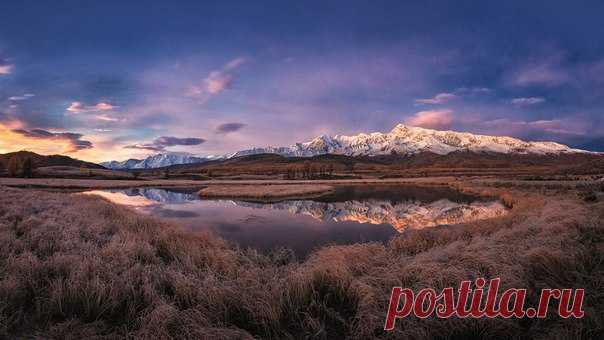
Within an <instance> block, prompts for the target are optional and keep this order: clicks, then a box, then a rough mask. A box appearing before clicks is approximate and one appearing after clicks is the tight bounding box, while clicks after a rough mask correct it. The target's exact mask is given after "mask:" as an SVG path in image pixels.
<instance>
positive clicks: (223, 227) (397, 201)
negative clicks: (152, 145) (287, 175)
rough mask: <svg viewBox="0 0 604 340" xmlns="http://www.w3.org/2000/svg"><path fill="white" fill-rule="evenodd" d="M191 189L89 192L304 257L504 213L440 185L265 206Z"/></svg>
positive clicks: (354, 191)
mask: <svg viewBox="0 0 604 340" xmlns="http://www.w3.org/2000/svg"><path fill="white" fill-rule="evenodd" d="M198 190H199V188H188V189H175V188H170V189H164V188H133V189H120V190H94V191H88V192H86V193H85V194H95V195H100V196H103V197H105V198H106V199H108V200H110V201H113V202H115V203H119V204H123V205H127V206H130V207H132V208H134V209H136V210H139V211H140V212H142V213H146V214H150V215H153V216H158V217H161V218H164V219H167V220H170V221H173V222H175V223H178V224H180V225H181V226H182V227H184V228H185V229H187V230H189V231H192V232H208V231H209V232H211V233H215V234H217V235H219V236H221V237H223V238H225V239H227V240H230V241H233V242H235V243H237V244H239V245H240V246H242V247H253V248H256V249H260V250H270V249H273V248H275V247H279V246H285V247H289V248H291V249H293V250H294V252H295V253H296V254H297V255H298V256H300V257H304V256H306V254H308V252H310V251H311V250H312V249H314V248H317V247H320V246H324V245H327V244H352V243H357V242H369V241H377V242H385V241H387V240H389V239H390V238H391V237H392V236H394V235H395V234H397V232H403V231H404V230H408V229H417V228H426V227H434V226H439V225H453V224H458V223H463V222H470V221H478V220H482V219H487V218H492V217H497V216H501V215H503V214H505V212H506V209H505V207H504V206H503V205H502V204H501V203H500V202H498V201H494V200H485V199H479V198H477V197H473V196H468V195H464V194H461V193H459V192H456V191H453V190H451V189H448V188H443V187H430V188H426V187H409V186H405V187H402V186H342V187H337V188H336V190H335V191H334V192H333V193H331V194H329V195H328V196H323V197H321V198H319V199H314V200H286V201H281V202H273V203H262V202H249V201H241V200H202V199H200V198H199V197H198V196H197V194H196V192H197V191H198Z"/></svg>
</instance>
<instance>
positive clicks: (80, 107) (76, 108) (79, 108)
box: [67, 102, 119, 113]
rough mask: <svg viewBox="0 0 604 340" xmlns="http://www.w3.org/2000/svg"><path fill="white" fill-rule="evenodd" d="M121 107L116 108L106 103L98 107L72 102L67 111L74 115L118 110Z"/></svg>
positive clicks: (97, 105)
mask: <svg viewBox="0 0 604 340" xmlns="http://www.w3.org/2000/svg"><path fill="white" fill-rule="evenodd" d="M118 107H119V106H114V105H111V104H109V103H106V102H99V103H97V104H96V105H90V106H88V105H84V104H82V103H81V102H72V103H71V104H70V105H69V107H68V108H67V111H69V112H73V113H82V112H95V111H110V110H113V109H116V108H118Z"/></svg>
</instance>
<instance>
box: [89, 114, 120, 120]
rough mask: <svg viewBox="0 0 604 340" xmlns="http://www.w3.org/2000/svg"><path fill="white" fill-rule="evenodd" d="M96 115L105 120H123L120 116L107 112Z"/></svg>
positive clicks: (97, 117)
mask: <svg viewBox="0 0 604 340" xmlns="http://www.w3.org/2000/svg"><path fill="white" fill-rule="evenodd" d="M94 117H95V118H96V119H98V120H102V121H104V122H119V121H120V120H121V119H120V118H117V117H114V116H112V115H110V114H106V113H103V114H100V115H96V116H94Z"/></svg>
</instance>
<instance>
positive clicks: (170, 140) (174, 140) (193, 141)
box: [124, 136, 206, 151]
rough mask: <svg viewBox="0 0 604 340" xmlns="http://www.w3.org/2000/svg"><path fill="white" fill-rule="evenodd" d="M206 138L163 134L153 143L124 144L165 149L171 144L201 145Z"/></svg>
mask: <svg viewBox="0 0 604 340" xmlns="http://www.w3.org/2000/svg"><path fill="white" fill-rule="evenodd" d="M205 141H206V140H205V139H203V138H192V137H189V138H178V137H169V136H162V137H158V138H156V139H155V140H153V142H151V143H142V144H133V145H126V146H124V148H125V149H141V150H149V151H164V150H165V149H166V148H167V147H170V146H178V145H185V146H190V145H199V144H202V143H205Z"/></svg>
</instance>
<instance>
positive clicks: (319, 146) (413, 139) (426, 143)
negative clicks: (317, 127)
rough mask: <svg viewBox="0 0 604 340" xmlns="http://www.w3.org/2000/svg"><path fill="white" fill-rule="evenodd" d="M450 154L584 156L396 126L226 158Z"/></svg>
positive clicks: (549, 146) (554, 147)
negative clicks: (263, 155)
mask: <svg viewBox="0 0 604 340" xmlns="http://www.w3.org/2000/svg"><path fill="white" fill-rule="evenodd" d="M454 151H472V152H497V153H519V154H559V153H572V152H586V151H584V150H578V149H572V148H570V147H568V146H566V145H563V144H559V143H555V142H526V141H523V140H520V139H517V138H512V137H501V136H485V135H476V134H472V133H467V132H455V131H437V130H431V129H424V128H419V127H411V126H405V125H403V124H398V125H397V126H395V127H394V129H392V131H390V132H387V133H382V132H373V133H369V134H366V133H361V134H358V135H356V136H340V135H336V136H333V137H331V136H327V135H323V136H319V137H316V138H315V139H313V140H311V141H309V142H306V143H296V144H294V145H290V146H286V147H266V148H254V149H249V150H243V151H239V152H236V153H234V154H232V155H230V156H229V157H238V156H247V155H254V154H260V153H276V154H279V155H282V156H286V157H310V156H316V155H321V154H328V153H329V154H340V155H346V156H377V155H389V154H393V153H396V154H399V155H409V154H415V153H419V152H433V153H436V154H441V155H444V154H448V153H451V152H454Z"/></svg>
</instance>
